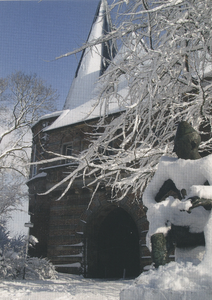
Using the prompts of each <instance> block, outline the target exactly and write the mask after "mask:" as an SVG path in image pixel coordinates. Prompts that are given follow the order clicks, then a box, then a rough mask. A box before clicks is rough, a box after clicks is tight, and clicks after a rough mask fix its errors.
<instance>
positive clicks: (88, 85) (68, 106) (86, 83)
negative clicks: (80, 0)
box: [45, 0, 120, 131]
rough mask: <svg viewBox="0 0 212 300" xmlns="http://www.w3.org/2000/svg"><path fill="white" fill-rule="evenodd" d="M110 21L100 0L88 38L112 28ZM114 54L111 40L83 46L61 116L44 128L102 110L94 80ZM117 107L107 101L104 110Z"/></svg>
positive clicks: (89, 116) (91, 116)
mask: <svg viewBox="0 0 212 300" xmlns="http://www.w3.org/2000/svg"><path fill="white" fill-rule="evenodd" d="M111 28H112V23H111V19H110V15H109V13H108V4H107V0H101V1H100V2H99V5H98V7H97V11H96V14H95V17H94V20H93V23H92V26H91V30H90V33H89V35H88V39H87V42H90V41H93V40H95V39H98V38H100V37H102V36H103V35H104V34H107V33H108V32H110V31H111ZM115 54H116V51H115V48H114V46H113V44H112V42H111V41H108V42H107V43H105V42H104V43H101V44H99V45H96V46H95V47H92V48H86V49H85V50H84V51H83V53H82V55H81V59H80V61H79V64H78V67H77V70H76V73H75V78H74V80H73V82H72V84H71V88H70V90H69V93H68V96H67V99H66V102H65V105H64V108H63V109H64V110H63V112H62V113H61V115H60V117H59V118H58V119H57V120H56V121H55V122H53V124H52V125H50V126H49V127H47V128H46V129H45V131H48V130H53V129H56V128H61V127H64V126H68V125H71V124H76V123H79V122H82V121H85V120H90V119H94V118H98V117H100V116H102V115H103V114H104V108H103V107H102V106H101V105H97V106H96V102H97V97H98V90H99V88H98V87H97V85H96V84H97V81H98V79H99V77H100V76H101V75H102V74H103V72H104V71H105V70H106V69H107V67H108V65H109V61H110V60H112V59H113V58H114V56H115ZM118 111H120V109H119V105H118V103H117V101H113V103H112V104H110V108H109V109H108V110H107V113H115V112H118Z"/></svg>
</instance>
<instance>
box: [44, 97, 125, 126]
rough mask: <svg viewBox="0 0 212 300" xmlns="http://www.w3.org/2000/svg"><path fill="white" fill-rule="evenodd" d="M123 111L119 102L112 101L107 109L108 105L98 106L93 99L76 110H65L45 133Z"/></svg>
mask: <svg viewBox="0 0 212 300" xmlns="http://www.w3.org/2000/svg"><path fill="white" fill-rule="evenodd" d="M123 110H124V108H121V107H119V104H118V102H117V101H114V102H112V101H111V102H110V104H109V105H108V106H107V107H106V105H100V104H98V105H97V99H92V100H90V101H87V102H86V103H84V104H82V105H80V106H78V107H76V108H74V109H66V110H64V111H63V112H62V114H61V115H60V116H59V118H58V119H57V120H56V121H55V122H54V123H53V124H52V125H50V126H49V127H46V128H45V129H44V131H50V130H53V129H57V128H61V127H64V126H69V125H73V124H77V123H80V122H83V121H89V120H92V119H96V118H100V117H103V116H105V115H109V114H113V113H118V112H121V111H123Z"/></svg>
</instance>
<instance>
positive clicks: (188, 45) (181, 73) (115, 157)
mask: <svg viewBox="0 0 212 300" xmlns="http://www.w3.org/2000/svg"><path fill="white" fill-rule="evenodd" d="M111 8H115V9H118V14H117V15H118V16H119V17H118V18H117V20H116V26H114V30H113V31H112V32H111V33H109V34H108V35H106V36H105V37H102V38H100V39H98V40H94V41H92V42H90V43H89V44H85V45H83V46H82V47H81V48H80V49H77V50H76V51H73V52H70V53H67V54H65V55H63V57H65V56H68V55H71V54H73V53H76V52H78V51H80V50H83V49H84V48H85V47H92V46H95V45H96V44H98V43H101V42H102V41H107V40H109V39H111V38H112V39H118V40H119V41H121V44H122V47H121V49H120V51H119V53H118V54H117V58H115V59H114V61H113V62H112V63H111V64H110V66H109V68H108V69H107V71H106V72H105V73H104V75H103V76H102V78H101V79H100V83H101V82H102V89H101V93H100V98H99V102H98V103H97V105H103V103H106V104H109V103H110V101H114V99H116V100H117V101H118V102H119V104H120V107H121V108H122V110H123V113H122V114H121V115H120V116H118V117H116V118H114V119H113V120H112V121H111V122H110V123H109V124H106V123H104V120H105V119H104V118H103V119H101V120H100V122H99V124H98V126H99V127H103V128H104V132H103V133H101V134H100V135H99V136H94V137H93V140H92V141H91V146H90V147H89V149H87V150H86V151H84V152H83V153H82V154H81V155H79V156H78V157H72V159H75V160H76V161H78V163H79V164H78V167H77V168H76V169H75V170H74V171H73V172H70V174H69V175H67V177H66V178H65V179H63V182H65V181H67V183H68V185H67V189H66V190H65V191H64V193H63V195H64V194H65V192H66V191H67V190H68V189H69V188H70V185H71V184H72V182H73V180H74V178H75V177H77V176H81V177H82V178H83V179H84V180H85V181H86V178H87V177H91V176H92V178H93V181H92V182H91V183H89V184H90V185H93V184H96V185H97V187H98V185H99V184H100V182H102V181H103V182H105V184H106V185H109V186H111V188H112V197H113V199H122V198H123V197H125V195H126V194H127V193H128V192H129V191H131V192H133V193H134V194H135V196H137V197H140V196H141V194H142V191H143V189H144V187H145V186H146V184H147V182H148V181H149V180H150V178H151V176H152V175H153V173H154V171H155V167H156V166H157V164H158V161H159V158H160V157H161V156H162V155H164V154H172V151H173V138H174V134H175V131H176V125H177V123H178V122H179V121H181V120H186V121H189V122H190V123H191V124H192V125H193V127H194V128H196V129H198V130H199V131H200V132H201V134H202V135H203V142H202V144H201V150H202V151H210V150H211V141H212V140H211V135H210V128H211V111H212V98H211V95H212V81H211V79H212V72H211V70H212V56H211V51H212V50H211V49H212V48H211V47H212V44H211V43H212V38H211V37H212V20H211V14H212V2H211V1H209V0H185V1H184V0H169V1H168V0H164V1H161V0H157V1H151V0H149V1H148V0H131V1H127V0H117V1H114V2H113V4H112V6H111ZM122 82H126V86H127V87H128V88H127V92H126V93H125V95H124V96H123V95H121V94H120V93H119V85H120V84H121V83H122ZM204 137H205V138H204ZM117 140H118V141H119V145H118V147H117V146H113V145H114V144H115V143H114V142H115V141H117ZM100 148H101V149H103V150H101V151H99V149H100ZM106 150H110V152H111V153H112V154H111V155H110V156H108V155H106ZM58 159H60V157H58ZM41 163H42V162H41ZM94 175H95V176H94ZM61 183H62V182H61ZM61 183H59V184H61ZM59 184H58V185H59ZM55 187H56V186H55ZM55 187H54V188H55ZM51 190H52V189H51ZM51 190H50V191H51ZM48 192H49V191H48ZM63 195H62V196H63ZM62 196H61V197H62Z"/></svg>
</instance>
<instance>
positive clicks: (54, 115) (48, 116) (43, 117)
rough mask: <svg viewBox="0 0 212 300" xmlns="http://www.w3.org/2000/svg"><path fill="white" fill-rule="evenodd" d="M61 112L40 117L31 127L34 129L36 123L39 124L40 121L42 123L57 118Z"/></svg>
mask: <svg viewBox="0 0 212 300" xmlns="http://www.w3.org/2000/svg"><path fill="white" fill-rule="evenodd" d="M62 112H63V111H62V110H61V111H55V112H53V113H50V114H46V115H43V116H41V117H40V118H39V119H38V120H37V122H35V123H34V124H33V126H32V127H34V126H35V125H36V124H38V123H39V122H40V121H42V120H47V119H50V118H54V117H59V116H60V115H61V113H62Z"/></svg>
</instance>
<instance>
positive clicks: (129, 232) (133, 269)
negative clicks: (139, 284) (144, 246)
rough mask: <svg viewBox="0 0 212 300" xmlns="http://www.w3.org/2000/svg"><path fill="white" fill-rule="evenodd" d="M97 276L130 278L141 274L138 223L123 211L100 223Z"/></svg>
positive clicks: (115, 211) (114, 210)
mask: <svg viewBox="0 0 212 300" xmlns="http://www.w3.org/2000/svg"><path fill="white" fill-rule="evenodd" d="M96 243H97V245H96V250H97V251H96V254H97V257H96V264H97V265H96V268H95V270H96V276H95V277H99V278H123V277H126V278H129V277H136V276H138V275H139V237H138V230H137V227H136V224H135V222H134V221H133V219H132V218H131V216H130V215H129V214H128V213H127V212H126V211H125V210H124V209H122V208H117V207H116V208H115V209H113V210H112V211H111V212H110V213H108V215H107V216H106V217H105V218H104V220H103V221H102V222H101V224H100V226H99V230H98V234H97V239H96Z"/></svg>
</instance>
